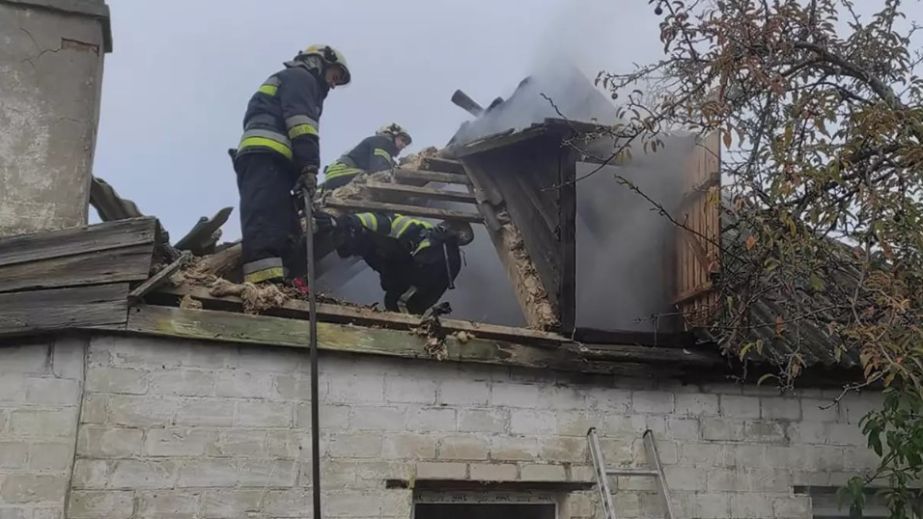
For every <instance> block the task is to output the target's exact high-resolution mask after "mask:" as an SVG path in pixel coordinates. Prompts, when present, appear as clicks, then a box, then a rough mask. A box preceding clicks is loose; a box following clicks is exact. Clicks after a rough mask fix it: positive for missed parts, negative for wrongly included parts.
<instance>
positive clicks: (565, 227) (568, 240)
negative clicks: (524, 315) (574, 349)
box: [553, 147, 577, 334]
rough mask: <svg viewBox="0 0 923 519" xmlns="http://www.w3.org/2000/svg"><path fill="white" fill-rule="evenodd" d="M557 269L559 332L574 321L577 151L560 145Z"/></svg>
mask: <svg viewBox="0 0 923 519" xmlns="http://www.w3.org/2000/svg"><path fill="white" fill-rule="evenodd" d="M558 175H559V176H558V185H557V187H558V189H557V195H558V218H557V220H558V227H557V228H556V229H553V231H554V232H556V233H557V237H558V246H559V247H560V249H559V253H558V254H559V258H560V259H559V261H560V265H559V269H560V270H559V272H560V276H561V280H560V284H559V285H558V291H559V292H558V318H559V319H560V320H561V330H560V331H561V332H562V333H565V334H570V332H571V331H572V330H573V329H574V327H575V326H576V324H577V183H576V179H577V151H576V150H574V149H573V148H570V147H567V148H562V149H561V150H560V152H559V155H558Z"/></svg>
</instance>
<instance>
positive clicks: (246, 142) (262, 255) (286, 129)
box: [232, 45, 350, 283]
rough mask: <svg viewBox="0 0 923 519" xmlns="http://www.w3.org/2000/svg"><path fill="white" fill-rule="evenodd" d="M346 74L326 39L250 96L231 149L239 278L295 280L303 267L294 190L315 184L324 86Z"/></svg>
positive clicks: (332, 84)
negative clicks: (240, 251) (240, 130)
mask: <svg viewBox="0 0 923 519" xmlns="http://www.w3.org/2000/svg"><path fill="white" fill-rule="evenodd" d="M349 81H350V72H349V66H348V65H347V64H346V59H345V58H344V57H343V54H341V53H340V52H339V51H337V50H336V49H334V48H333V47H330V46H329V45H311V46H310V47H308V48H307V49H305V50H304V51H303V52H299V53H298V55H297V56H295V58H294V59H292V60H291V61H287V62H285V68H284V69H282V70H281V71H279V72H277V73H275V74H273V75H271V76H269V78H268V79H267V80H266V81H264V82H263V84H262V85H260V87H259V88H258V89H257V91H256V93H255V94H253V96H252V97H251V98H250V102H249V104H248V105H247V112H246V114H245V115H244V133H243V136H242V137H241V140H240V144H239V145H238V148H237V150H236V152H233V150H232V157H233V158H234V169H235V171H236V172H237V188H238V190H239V192H240V220H241V231H242V234H243V244H242V246H243V258H242V259H243V271H244V280H245V281H247V282H252V283H261V282H280V281H283V280H286V279H288V280H294V279H296V278H297V277H298V276H300V275H302V274H303V273H304V271H305V265H303V264H302V263H304V262H303V261H299V260H298V259H299V256H300V258H301V259H303V257H304V254H303V253H301V254H299V251H298V250H297V248H298V247H297V244H298V241H299V240H301V239H303V238H302V236H301V235H302V231H301V226H300V225H299V222H298V212H297V209H296V206H295V202H294V199H293V197H292V196H291V193H292V191H293V190H295V191H296V192H297V191H299V190H301V189H307V190H308V191H309V192H310V193H311V194H312V195H313V193H314V190H315V189H316V187H317V178H316V177H317V171H318V167H319V166H320V154H319V140H318V137H319V131H318V130H319V120H320V117H321V113H322V112H323V104H324V99H325V98H326V97H327V93H328V92H329V91H330V90H331V89H333V88H335V87H337V86H341V85H346V84H347V83H349Z"/></svg>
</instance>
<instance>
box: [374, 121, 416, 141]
mask: <svg viewBox="0 0 923 519" xmlns="http://www.w3.org/2000/svg"><path fill="white" fill-rule="evenodd" d="M375 135H387V136H389V137H392V138H396V137H401V138H403V139H404V140H405V141H407V144H410V143H411V142H413V139H411V138H410V134H409V133H407V130H405V129H404V128H402V127H401V125H399V124H397V123H391V124H386V125H384V126H382V127H381V128H379V129H378V131H377V132H375Z"/></svg>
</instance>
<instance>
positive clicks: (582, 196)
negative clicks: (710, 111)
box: [577, 137, 693, 331]
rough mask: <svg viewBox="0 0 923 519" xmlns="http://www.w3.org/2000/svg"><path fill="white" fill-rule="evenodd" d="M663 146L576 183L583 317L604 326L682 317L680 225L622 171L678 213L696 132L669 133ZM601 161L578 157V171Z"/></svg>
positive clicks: (657, 327)
mask: <svg viewBox="0 0 923 519" xmlns="http://www.w3.org/2000/svg"><path fill="white" fill-rule="evenodd" d="M664 144H666V147H665V148H664V149H659V150H658V151H657V152H656V153H648V154H645V153H644V152H643V150H640V149H636V148H638V147H633V148H632V154H633V157H634V158H633V160H631V161H630V162H628V163H626V164H623V165H619V166H606V167H604V168H602V169H600V170H599V171H597V172H596V173H593V174H592V175H591V176H589V177H587V178H585V179H584V180H581V181H580V182H578V183H577V324H578V325H579V326H584V327H590V328H600V329H610V330H612V329H623V330H640V331H668V330H670V329H672V328H673V326H674V325H675V319H674V318H673V317H672V316H673V313H674V312H673V310H672V299H673V284H672V280H673V276H674V273H673V264H672V261H673V257H674V254H673V251H672V248H673V246H674V244H675V242H676V236H677V235H676V228H675V227H674V226H673V225H672V223H670V222H669V220H667V218H665V217H664V216H663V215H662V214H660V212H659V210H658V209H657V208H655V207H654V206H653V205H652V204H651V203H650V202H649V201H647V200H645V199H644V198H643V197H641V196H640V195H639V194H638V193H636V192H635V191H633V190H632V189H631V188H629V187H628V186H627V185H625V184H624V183H623V182H622V181H620V179H619V177H621V178H624V179H626V180H627V181H629V182H631V183H632V184H634V185H635V186H636V187H637V188H638V189H640V190H641V191H643V192H644V194H645V195H647V196H649V197H650V198H651V199H653V200H654V201H656V202H657V203H658V204H660V205H661V206H662V207H663V208H664V209H665V210H666V211H667V212H669V213H670V214H675V213H676V210H677V207H678V205H679V201H680V199H681V197H682V194H683V185H684V182H683V178H682V175H683V171H684V170H683V165H684V162H685V160H686V158H687V157H688V154H689V153H690V152H691V151H692V149H693V139H692V138H691V137H690V138H681V137H674V138H670V139H665V142H664ZM596 168H597V166H595V165H593V164H579V165H578V170H577V175H578V176H581V175H587V174H589V173H590V172H592V171H593V170H595V169H596Z"/></svg>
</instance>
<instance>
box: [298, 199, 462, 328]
mask: <svg viewBox="0 0 923 519" xmlns="http://www.w3.org/2000/svg"><path fill="white" fill-rule="evenodd" d="M316 220H317V224H318V225H317V227H318V232H329V233H333V234H334V239H335V241H336V243H337V253H338V254H339V255H340V256H341V257H344V258H345V257H349V256H361V257H362V259H363V260H365V262H366V263H368V265H369V266H370V267H371V268H372V269H373V270H375V271H376V272H378V275H379V278H380V280H381V288H382V290H384V291H385V308H386V309H387V310H390V311H394V312H406V313H413V314H421V315H422V314H423V313H424V312H426V310H428V309H429V308H431V307H432V306H433V305H435V304H436V303H438V302H439V299H440V298H441V297H442V295H443V294H445V291H446V290H447V289H449V288H455V285H454V283H455V278H456V277H458V273H459V271H461V265H462V261H461V252H460V250H459V248H460V247H462V246H465V245H467V244H469V243H471V242H472V240H474V231H473V230H472V229H471V226H470V225H468V224H467V223H463V222H442V223H439V224H437V225H433V224H431V223H429V222H427V221H425V220H420V219H417V218H412V217H410V216H403V215H399V214H395V215H387V214H382V213H357V214H349V215H345V216H339V217H337V216H332V215H329V214H324V213H321V214H318V215H317V216H316Z"/></svg>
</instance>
